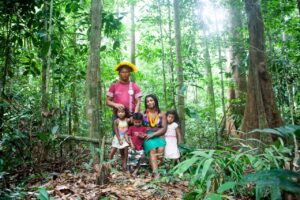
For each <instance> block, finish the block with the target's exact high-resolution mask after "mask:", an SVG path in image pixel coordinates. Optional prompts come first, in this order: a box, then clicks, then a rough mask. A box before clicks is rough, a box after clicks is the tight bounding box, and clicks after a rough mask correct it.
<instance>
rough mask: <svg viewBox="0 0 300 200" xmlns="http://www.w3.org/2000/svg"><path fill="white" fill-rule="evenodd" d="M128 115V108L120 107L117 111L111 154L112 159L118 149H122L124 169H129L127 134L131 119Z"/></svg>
mask: <svg viewBox="0 0 300 200" xmlns="http://www.w3.org/2000/svg"><path fill="white" fill-rule="evenodd" d="M126 116H128V110H127V109H126V108H125V109H119V110H118V111H117V117H118V118H117V119H116V120H115V121H114V130H115V135H114V137H113V140H112V145H111V146H112V148H111V151H110V154H109V159H110V160H112V159H113V157H114V155H115V153H116V151H117V149H119V150H120V154H121V159H122V168H123V171H127V159H128V146H129V145H128V143H127V141H126V139H125V134H126V132H127V130H128V123H129V121H130V119H128V118H126Z"/></svg>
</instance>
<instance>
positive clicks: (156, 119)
mask: <svg viewBox="0 0 300 200" xmlns="http://www.w3.org/2000/svg"><path fill="white" fill-rule="evenodd" d="M147 118H148V121H149V124H150V127H151V128H154V127H155V126H156V124H157V121H158V113H157V112H155V116H154V118H153V117H151V115H150V112H147Z"/></svg>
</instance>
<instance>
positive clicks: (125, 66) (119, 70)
mask: <svg viewBox="0 0 300 200" xmlns="http://www.w3.org/2000/svg"><path fill="white" fill-rule="evenodd" d="M123 68H127V69H128V71H129V72H132V69H131V67H129V66H127V65H122V66H121V67H120V68H119V69H118V73H119V74H120V73H121V70H122V69H123Z"/></svg>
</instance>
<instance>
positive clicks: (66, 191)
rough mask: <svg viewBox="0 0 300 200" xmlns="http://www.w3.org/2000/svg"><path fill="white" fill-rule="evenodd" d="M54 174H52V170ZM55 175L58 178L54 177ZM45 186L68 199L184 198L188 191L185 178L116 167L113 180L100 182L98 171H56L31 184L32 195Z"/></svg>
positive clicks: (110, 177)
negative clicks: (168, 178) (162, 178)
mask: <svg viewBox="0 0 300 200" xmlns="http://www.w3.org/2000/svg"><path fill="white" fill-rule="evenodd" d="M49 176H51V174H49ZM54 177H55V178H54ZM50 178H51V177H50ZM41 187H44V188H46V189H47V191H48V195H49V196H50V197H52V198H54V199H68V200H78V199H82V200H85V199H86V200H88V199H92V200H94V199H95V200H98V199H112V200H113V199H126V200H131V199H149V200H160V199H174V200H176V199H182V197H183V194H184V193H185V192H188V186H187V184H186V183H185V182H183V181H180V180H179V179H178V180H174V181H173V182H169V183H166V182H162V181H160V180H159V179H158V180H153V178H151V177H150V176H149V175H144V174H141V175H139V176H138V177H132V176H131V175H130V174H128V173H123V172H120V171H116V170H113V171H112V172H111V173H110V175H109V183H107V184H104V185H97V184H96V173H94V172H88V171H86V170H82V172H80V173H77V174H76V173H71V171H69V170H66V171H64V172H62V173H60V174H58V173H56V174H55V176H53V177H52V178H51V180H49V181H48V182H46V183H44V184H41V183H40V182H39V183H37V184H35V185H31V186H30V190H31V191H30V192H28V196H27V198H28V199H37V196H38V192H37V190H36V188H41Z"/></svg>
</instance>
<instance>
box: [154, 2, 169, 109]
mask: <svg viewBox="0 0 300 200" xmlns="http://www.w3.org/2000/svg"><path fill="white" fill-rule="evenodd" d="M157 8H158V13H159V34H160V44H161V65H162V70H163V81H164V85H163V90H164V103H165V108H167V107H168V103H167V84H166V71H165V45H164V37H163V29H162V26H163V22H162V13H161V8H160V0H157Z"/></svg>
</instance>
